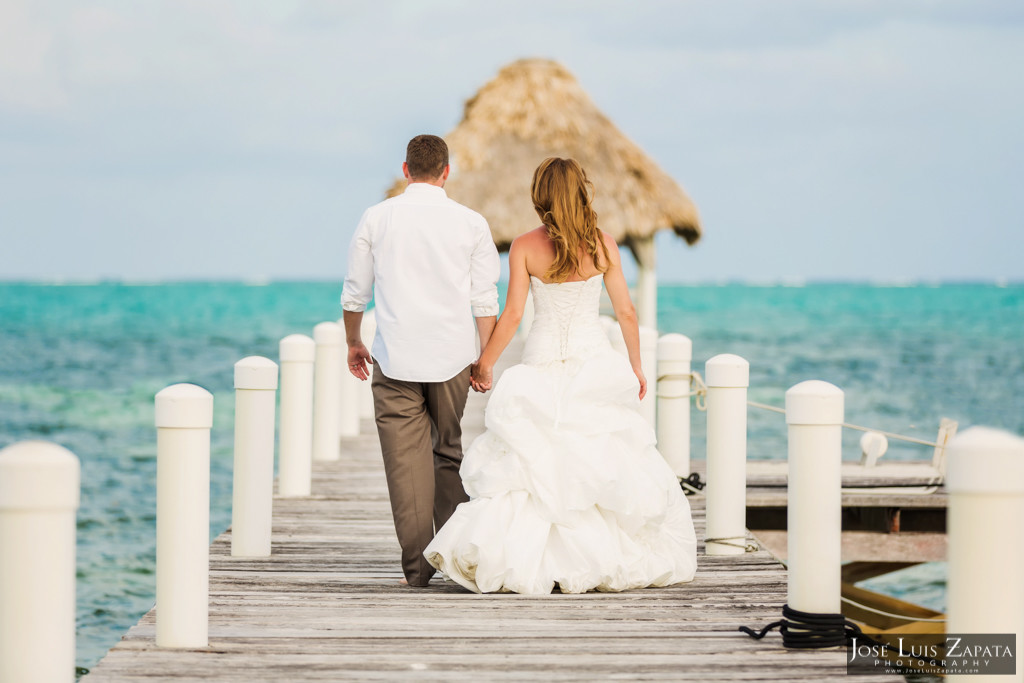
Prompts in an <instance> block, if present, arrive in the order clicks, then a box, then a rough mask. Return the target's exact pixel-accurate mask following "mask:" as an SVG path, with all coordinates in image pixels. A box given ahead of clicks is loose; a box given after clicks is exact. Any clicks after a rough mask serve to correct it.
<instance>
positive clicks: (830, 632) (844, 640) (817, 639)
mask: <svg viewBox="0 0 1024 683" xmlns="http://www.w3.org/2000/svg"><path fill="white" fill-rule="evenodd" d="M773 628H778V629H779V633H781V634H782V644H783V645H784V646H786V647H790V648H795V649H812V648H826V647H841V646H844V645H847V644H850V643H851V641H852V640H853V639H854V638H857V639H858V640H860V641H862V642H864V643H869V644H871V645H877V646H879V647H882V646H887V647H892V645H890V644H887V643H884V642H882V641H880V640H876V639H875V638H872V637H871V636H869V635H867V634H866V633H864V632H863V631H861V629H860V626H858V625H857V624H855V623H854V622H852V621H850V620H849V619H847V618H846V617H844V616H843V615H842V614H815V613H813V612H801V611H800V610H795V609H793V608H792V607H790V606H789V605H783V606H782V619H780V620H779V621H773V622H772V623H770V624H768V625H767V626H765V627H764V628H762V629H761V630H760V631H755V630H754V629H752V628H750V627H749V626H740V627H739V630H741V631H743V632H744V633H746V634H747V635H748V636H750V637H751V638H757V639H758V640H760V639H761V638H764V637H765V635H766V634H767V633H768V631H771V630H772V629H773ZM914 659H915V660H916V661H918V662H921V663H922V664H925V665H928V666H933V667H938V668H942V667H943V666H944V665H943V662H942V658H941V657H938V658H936V657H920V656H918V657H914Z"/></svg>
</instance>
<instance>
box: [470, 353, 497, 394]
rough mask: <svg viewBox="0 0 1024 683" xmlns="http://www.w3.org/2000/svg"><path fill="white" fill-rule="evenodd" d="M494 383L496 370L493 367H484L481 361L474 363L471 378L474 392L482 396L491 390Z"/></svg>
mask: <svg viewBox="0 0 1024 683" xmlns="http://www.w3.org/2000/svg"><path fill="white" fill-rule="evenodd" d="M493 382H494V368H493V367H492V366H488V365H482V364H481V363H480V361H477V362H475V363H473V366H472V370H470V376H469V385H470V386H471V387H473V391H476V392H478V393H481V394H482V393H484V392H486V391H487V390H488V389H490V388H491V384H493Z"/></svg>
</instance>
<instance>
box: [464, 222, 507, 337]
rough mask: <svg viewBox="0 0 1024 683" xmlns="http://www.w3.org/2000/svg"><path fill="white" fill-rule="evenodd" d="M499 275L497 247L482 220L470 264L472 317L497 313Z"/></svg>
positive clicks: (482, 316) (499, 263)
mask: <svg viewBox="0 0 1024 683" xmlns="http://www.w3.org/2000/svg"><path fill="white" fill-rule="evenodd" d="M499 275H501V261H500V259H499V258H498V249H497V247H495V246H494V240H493V239H492V238H491V229H490V228H489V227H488V226H487V221H483V224H482V225H481V226H480V231H479V236H478V238H477V244H476V247H475V248H474V250H473V257H472V261H471V264H470V303H471V304H472V307H473V316H474V317H476V318H485V317H487V316H492V315H498V276H499Z"/></svg>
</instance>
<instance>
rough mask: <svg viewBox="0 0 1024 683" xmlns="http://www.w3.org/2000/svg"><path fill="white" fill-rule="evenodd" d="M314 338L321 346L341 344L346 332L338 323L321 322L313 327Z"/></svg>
mask: <svg viewBox="0 0 1024 683" xmlns="http://www.w3.org/2000/svg"><path fill="white" fill-rule="evenodd" d="M313 340H314V341H315V342H316V343H317V344H319V345H321V346H341V344H342V342H343V341H345V333H344V332H343V331H342V329H341V325H339V324H338V323H329V322H328V323H320V324H319V325H317V326H316V327H314V328H313Z"/></svg>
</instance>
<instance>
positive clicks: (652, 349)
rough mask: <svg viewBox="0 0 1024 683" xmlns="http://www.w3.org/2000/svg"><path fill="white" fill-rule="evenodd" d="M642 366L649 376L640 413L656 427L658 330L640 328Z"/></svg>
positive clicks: (645, 375) (645, 374)
mask: <svg viewBox="0 0 1024 683" xmlns="http://www.w3.org/2000/svg"><path fill="white" fill-rule="evenodd" d="M640 366H641V367H642V368H643V371H644V377H646V378H647V395H646V396H644V398H643V400H642V401H640V414H641V415H643V416H644V418H646V420H647V423H648V424H649V425H651V429H654V423H655V421H656V419H657V414H658V331H657V330H655V329H652V328H650V327H641V328H640Z"/></svg>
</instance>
